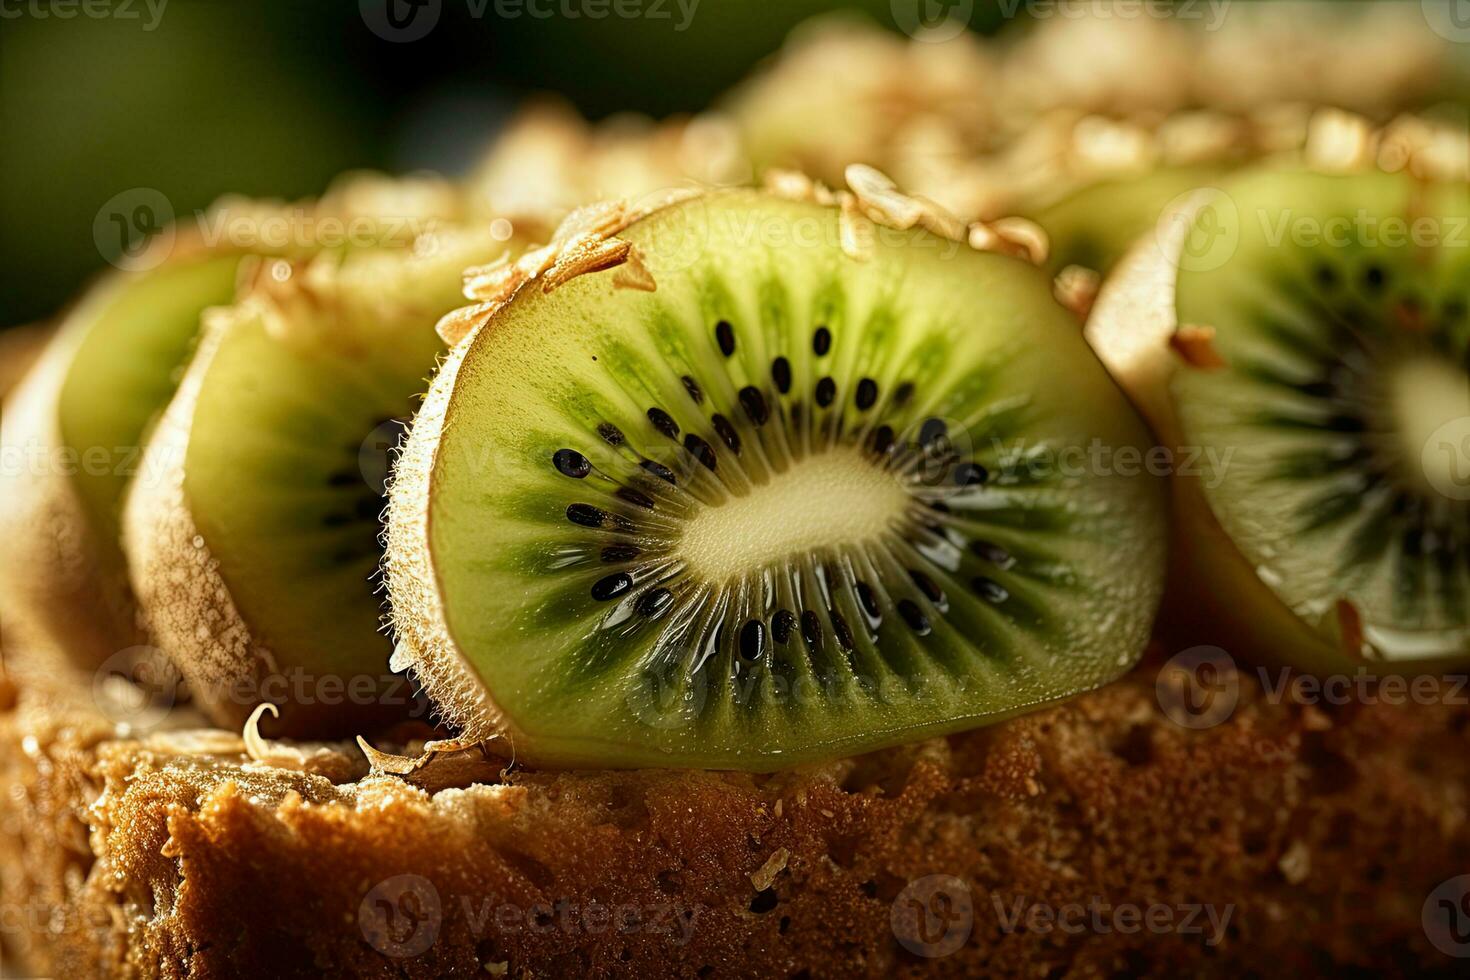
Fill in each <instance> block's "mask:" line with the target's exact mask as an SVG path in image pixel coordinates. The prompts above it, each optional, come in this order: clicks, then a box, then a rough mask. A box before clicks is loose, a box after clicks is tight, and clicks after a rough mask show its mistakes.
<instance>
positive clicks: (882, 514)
mask: <svg viewBox="0 0 1470 980" xmlns="http://www.w3.org/2000/svg"><path fill="white" fill-rule="evenodd" d="M849 203H850V202H849ZM854 210H855V209H852V208H849V209H848V212H847V213H846V215H847V217H849V218H850V217H851V216H852V215H851V212H852V211H854ZM842 214H843V213H840V212H839V210H838V209H837V208H835V207H830V206H823V205H820V204H817V203H811V202H808V201H804V200H791V199H788V198H785V197H776V196H772V195H769V194H765V193H761V192H756V191H723V192H715V193H711V194H708V195H706V196H703V197H699V198H696V199H694V200H686V201H683V202H681V203H676V204H673V205H670V206H667V207H664V208H662V209H658V210H655V211H653V212H652V213H651V214H650V215H648V216H646V217H643V218H642V219H641V220H638V221H636V222H634V223H632V224H631V225H630V226H628V227H626V228H624V229H622V230H620V231H616V232H615V233H614V234H613V237H610V238H608V239H606V240H605V241H603V242H601V244H600V245H598V246H597V247H593V246H592V245H590V244H589V243H588V239H587V238H586V237H585V236H582V237H573V238H572V239H571V242H570V244H568V245H566V246H565V248H566V252H567V253H569V254H570V256H571V259H570V261H572V262H574V263H575V264H576V266H577V267H578V268H581V269H590V270H594V271H589V272H587V273H586V274H583V275H580V276H578V277H575V278H572V277H570V275H569V274H567V273H566V272H565V270H564V269H563V267H562V262H560V261H558V262H557V264H556V265H554V266H552V267H551V268H550V270H549V271H547V272H545V273H543V274H542V275H541V278H539V279H537V278H534V276H535V274H536V273H537V271H538V270H539V269H542V268H545V267H546V266H548V265H550V264H551V263H550V259H547V258H541V259H538V261H537V262H535V263H534V264H533V265H532V266H531V267H530V268H529V270H526V275H525V276H521V277H520V278H518V279H512V280H511V284H512V285H516V284H519V285H520V288H519V289H518V291H516V292H514V294H513V296H512V297H511V298H510V299H508V300H505V301H504V302H500V301H499V300H501V299H503V298H504V293H505V292H506V290H504V289H501V290H500V291H499V292H498V293H496V296H497V302H496V303H494V304H492V306H490V307H487V308H484V309H472V310H470V311H468V312H467V313H462V314H459V315H457V316H456V317H454V318H453V320H452V322H453V323H455V324H463V323H469V324H470V325H471V326H472V332H471V333H470V334H469V335H468V337H467V339H466V340H464V341H462V342H461V343H460V344H458V345H457V346H456V347H455V348H454V350H453V351H452V352H451V354H450V356H449V358H448V359H447V360H446V362H445V365H444V367H443V368H442V369H441V371H440V373H439V375H438V376H437V378H436V380H435V382H434V385H433V387H432V388H431V391H430V394H429V396H428V398H427V399H426V402H425V405H424V407H423V409H422V410H421V411H420V413H419V415H418V417H417V420H416V421H415V423H414V426H413V429H412V433H411V435H410V439H409V441H408V444H407V446H406V449H405V451H404V455H403V457H402V459H401V460H400V462H399V467H398V471H397V472H398V475H397V479H396V483H395V485H394V487H393V488H392V491H391V493H390V506H389V534H388V556H387V571H388V583H389V595H390V598H391V602H392V607H393V617H394V623H395V625H396V627H397V629H398V632H399V637H400V646H399V651H398V654H397V656H396V658H395V662H396V663H399V664H401V665H405V666H408V667H411V668H412V669H413V670H414V671H415V672H416V673H417V675H418V676H419V677H420V678H421V679H422V680H423V681H424V683H425V685H426V687H427V690H428V693H429V695H430V697H431V698H432V699H433V700H434V701H435V702H436V703H437V704H438V706H439V707H440V708H441V709H442V711H443V712H444V714H445V715H446V716H447V717H448V719H449V720H450V721H451V722H452V723H453V724H455V725H456V726H457V727H459V728H460V729H462V730H463V731H464V732H466V733H467V734H468V735H469V736H471V737H475V738H486V737H490V736H493V735H496V734H503V735H505V736H507V737H508V738H509V740H510V742H511V746H512V748H513V749H514V751H515V753H516V754H517V756H518V757H519V758H522V759H529V760H532V761H534V762H537V763H540V764H547V765H562V766H578V765H581V766H610V767H632V766H646V765H655V766H693V767H709V768H733V769H745V770H771V769H775V768H779V767H783V766H788V765H791V764H794V763H798V762H803V761H808V760H813V759H820V758H825V757H832V756H839V755H843V754H849V753H853V752H859V751H863V750H867V749H873V748H877V747H879V746H883V745H889V744H894V743H898V742H902V741H906V740H911V739H915V738H919V737H923V736H926V735H931V734H937V733H942V732H947V731H952V730H957V729H961V728H965V727H969V726H974V725H977V724H982V723H986V722H991V721H995V720H998V719H1000V718H1004V717H1006V716H1008V715H1011V714H1014V713H1017V712H1021V711H1025V710H1028V709H1031V708H1033V707H1034V706H1036V705H1038V704H1041V703H1043V702H1047V701H1051V700H1053V699H1057V698H1062V697H1066V696H1069V695H1072V694H1075V693H1077V692H1080V691H1083V690H1087V689H1089V688H1092V687H1094V686H1096V685H1098V684H1100V683H1102V682H1104V681H1106V680H1108V679H1110V678H1112V677H1114V676H1116V675H1117V674H1119V673H1120V672H1122V671H1124V670H1126V669H1127V667H1128V666H1129V665H1130V664H1131V663H1133V662H1134V660H1135V658H1136V657H1137V656H1138V655H1139V653H1140V651H1141V650H1142V648H1143V645H1144V643H1145V639H1146V637H1147V634H1148V630H1149V627H1150V623H1151V620H1152V617H1153V614H1154V612H1155V609H1156V604H1157V601H1158V598H1159V594H1160V591H1161V587H1162V563H1163V553H1164V544H1163V535H1164V524H1165V520H1164V514H1163V511H1162V494H1163V490H1162V485H1161V483H1162V481H1160V480H1157V479H1155V478H1152V477H1148V476H1146V475H1138V473H1137V471H1136V470H1135V471H1132V472H1125V471H1124V470H1125V468H1124V467H1113V466H1109V465H1102V466H1097V467H1093V466H1090V465H1089V464H1088V463H1087V462H1086V458H1087V456H1088V454H1089V453H1091V452H1092V451H1093V450H1096V451H1097V452H1098V453H1099V454H1101V455H1107V454H1109V453H1113V452H1121V453H1125V454H1132V453H1138V452H1140V451H1141V447H1143V446H1145V445H1146V434H1145V432H1144V431H1143V429H1142V426H1141V423H1140V422H1139V420H1138V419H1137V418H1136V416H1135V415H1134V414H1133V412H1132V410H1131V409H1130V407H1129V406H1128V405H1127V402H1126V399H1125V398H1123V397H1122V395H1121V393H1120V392H1119V391H1118V390H1117V389H1116V388H1115V387H1114V385H1113V383H1112V381H1111V379H1109V377H1108V376H1107V374H1106V372H1105V371H1104V370H1103V369H1102V367H1101V365H1100V364H1099V363H1098V362H1097V361H1096V360H1095V358H1094V356H1093V355H1092V353H1091V352H1090V351H1089V350H1088V349H1087V346H1086V344H1085V343H1083V341H1082V338H1081V337H1080V335H1079V332H1078V330H1077V327H1076V323H1075V320H1074V319H1073V318H1072V317H1071V315H1070V314H1069V313H1068V312H1066V311H1065V310H1064V309H1062V308H1061V307H1060V306H1059V305H1057V303H1056V302H1055V301H1054V300H1053V299H1052V296H1051V288H1050V282H1049V280H1048V279H1047V277H1046V276H1045V275H1044V274H1043V273H1041V272H1040V271H1038V270H1037V269H1036V268H1034V267H1033V266H1031V265H1030V264H1028V263H1026V262H1023V261H1021V260H1019V259H1015V258H1011V257H1009V256H1007V255H1002V254H996V253H993V252H978V251H973V250H971V249H969V248H967V247H964V246H962V245H960V244H959V243H957V242H953V241H948V240H945V239H943V238H940V237H937V236H936V235H934V234H931V233H929V232H928V231H922V230H918V229H912V228H911V229H910V230H906V231H897V230H893V229H892V228H878V229H876V234H873V235H871V236H868V237H866V238H865V236H864V235H862V234H861V229H862V228H863V227H866V224H865V222H858V223H856V224H852V223H849V222H848V221H847V220H844V217H843V216H842ZM909 223H910V224H912V221H910V222H909ZM869 230H870V231H872V230H873V229H869ZM592 237H593V238H594V239H595V236H592ZM855 241H868V242H869V245H870V246H871V247H870V248H868V249H866V250H864V249H862V248H852V247H845V246H851V245H852V244H853V243H854V242H855ZM624 259H625V260H626V264H624V265H621V266H620V265H618V263H619V261H621V260H624ZM614 266H616V268H611V267H614ZM595 270H601V271H595ZM527 277H531V278H530V282H529V284H525V282H524V280H525V279H526V278H527ZM629 286H636V287H637V288H627V287H629ZM481 321H483V322H481ZM1068 460H1071V461H1072V462H1071V463H1068Z"/></svg>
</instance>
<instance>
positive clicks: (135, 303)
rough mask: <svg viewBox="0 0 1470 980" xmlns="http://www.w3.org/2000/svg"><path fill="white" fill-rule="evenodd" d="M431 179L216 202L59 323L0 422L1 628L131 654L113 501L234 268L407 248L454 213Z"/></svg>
mask: <svg viewBox="0 0 1470 980" xmlns="http://www.w3.org/2000/svg"><path fill="white" fill-rule="evenodd" d="M458 206H459V204H458V200H457V198H456V197H455V196H454V195H453V194H452V193H450V189H449V185H447V184H445V183H444V182H443V181H439V180H437V179H431V178H412V179H404V180H391V179H389V178H385V177H382V176H379V175H374V174H358V175H352V176H351V177H349V178H344V179H343V180H342V181H340V182H338V183H337V184H336V185H334V186H333V187H332V188H329V189H328V192H327V193H326V194H325V195H323V197H322V198H321V199H320V200H319V201H317V202H313V203H310V204H290V205H283V204H278V203H269V202H255V201H249V200H245V199H240V198H226V199H223V200H221V201H220V202H219V203H218V204H217V205H216V206H215V208H214V209H212V210H211V212H210V213H208V214H207V215H204V216H203V217H202V218H200V219H199V225H198V227H193V226H184V225H181V226H179V227H178V228H176V229H175V230H174V232H173V233H172V234H170V235H169V236H166V238H165V240H166V241H168V242H170V243H171V248H170V251H169V253H168V256H167V257H166V258H165V259H164V261H162V262H161V263H160V264H158V265H156V266H155V267H153V268H151V269H149V270H148V271H145V272H131V273H124V272H118V273H113V274H111V275H109V276H107V277H105V278H104V279H103V280H102V281H101V282H99V283H98V284H97V285H96V286H95V287H94V288H93V289H91V290H90V291H88V293H87V294H86V296H84V297H83V298H82V300H81V301H80V302H79V303H78V304H77V306H76V307H75V308H74V309H73V310H72V311H71V312H70V313H69V314H68V315H67V317H66V318H65V320H64V322H63V323H62V324H61V326H60V328H59V330H58V334H57V337H56V338H55V340H54V342H53V343H52V344H51V345H50V346H49V348H48V350H47V352H46V354H45V355H44V357H43V358H42V360H41V362H40V364H38V365H37V368H36V370H35V371H33V372H32V373H31V375H30V377H29V378H28V379H27V381H26V383H25V384H24V385H22V387H21V388H20V389H19V390H17V392H16V393H15V396H14V398H13V403H12V404H10V405H9V406H8V407H7V411H6V413H5V419H4V434H3V439H4V445H5V450H6V454H7V457H6V458H7V459H12V460H17V461H18V465H13V466H6V467H5V469H4V472H3V473H0V497H3V499H4V500H5V502H6V506H5V507H4V508H3V509H0V537H3V539H4V540H5V541H6V542H7V551H6V554H5V556H4V560H3V561H0V604H3V609H4V613H5V616H6V623H7V626H12V625H13V626H15V627H16V628H18V629H20V630H21V631H22V632H24V633H26V634H27V635H28V636H30V637H31V638H32V639H33V640H34V641H36V642H40V643H43V644H45V645H47V646H50V647H55V648H57V649H58V650H60V651H62V652H63V653H64V654H66V655H67V656H68V657H70V658H71V659H72V660H74V661H75V662H77V663H78V664H79V665H81V666H84V667H88V668H90V667H94V666H96V665H97V664H98V663H100V662H102V661H103V660H105V659H106V658H108V657H109V656H111V655H112V654H114V653H116V652H118V651H119V650H123V649H125V648H128V647H130V646H133V645H135V644H137V643H139V642H141V641H142V639H143V636H142V632H141V630H140V628H139V623H138V621H137V612H136V608H135V604H134V601H133V597H132V595H131V594H130V590H129V588H128V583H127V569H126V562H125V560H124V557H123V554H122V549H121V545H120V542H119V530H120V512H121V507H122V500H123V495H124V493H125V491H126V489H127V488H128V486H129V485H130V484H131V482H132V481H133V480H134V478H135V477H138V476H143V477H145V478H146V477H147V476H148V474H147V473H146V472H143V471H142V463H143V458H142V457H143V451H142V447H143V446H144V445H145V442H146V436H147V433H148V431H149V429H150V428H151V427H152V425H153V423H154V420H155V419H156V418H157V416H158V413H159V412H160V411H162V409H163V407H164V406H165V405H166V404H167V403H168V400H169V398H170V397H171V396H172V394H173V391H174V389H175V387H176V385H177V384H178V382H179V378H180V376H181V374H182V371H183V368H184V365H185V364H186V363H187V361H188V359H189V356H190V354H191V353H192V351H193V348H194V344H195V340H196V336H197V334H198V330H199V318H200V315H201V313H202V312H203V311H204V310H205V309H207V308H209V307H212V306H216V305H221V304H227V303H229V302H230V301H231V300H232V299H233V298H234V295H235V287H236V279H237V274H238V273H239V270H240V266H241V262H242V259H244V258H246V257H249V256H252V255H265V254H269V255H286V256H293V257H301V256H306V255H310V254H314V253H316V252H319V251H322V250H324V249H329V250H334V251H344V250H349V249H352V248H357V247H377V246H378V245H380V244H406V243H407V242H408V241H409V240H411V239H412V237H413V236H414V235H415V234H416V233H417V232H418V231H420V230H422V229H423V228H424V227H425V226H426V225H428V224H430V223H432V222H434V221H438V220H442V219H444V218H447V217H452V216H453V215H454V213H455V211H456V209H457V208H458Z"/></svg>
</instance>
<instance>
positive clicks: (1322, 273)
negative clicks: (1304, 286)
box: [1316, 262, 1337, 289]
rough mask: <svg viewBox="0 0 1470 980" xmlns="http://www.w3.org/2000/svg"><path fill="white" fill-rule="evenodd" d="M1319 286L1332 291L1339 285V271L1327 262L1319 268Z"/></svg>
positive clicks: (1317, 275) (1317, 273)
mask: <svg viewBox="0 0 1470 980" xmlns="http://www.w3.org/2000/svg"><path fill="white" fill-rule="evenodd" d="M1316 277H1317V285H1319V286H1321V287H1322V288H1323V289H1332V288H1334V287H1335V286H1336V285H1337V270H1336V269H1334V268H1332V266H1330V265H1328V264H1327V263H1326V262H1323V263H1322V264H1320V265H1318V266H1317V271H1316Z"/></svg>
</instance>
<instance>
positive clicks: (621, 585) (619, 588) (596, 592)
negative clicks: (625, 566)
mask: <svg viewBox="0 0 1470 980" xmlns="http://www.w3.org/2000/svg"><path fill="white" fill-rule="evenodd" d="M632 587H633V576H631V575H629V574H628V573H627V572H613V573H612V574H611V575H604V576H603V577H602V578H600V579H598V580H597V581H596V582H595V583H593V585H592V598H594V599H596V600H597V601H598V602H607V601H608V600H609V599H616V598H617V597H618V596H620V595H622V594H623V593H624V592H627V591H628V590H629V589H631V588H632Z"/></svg>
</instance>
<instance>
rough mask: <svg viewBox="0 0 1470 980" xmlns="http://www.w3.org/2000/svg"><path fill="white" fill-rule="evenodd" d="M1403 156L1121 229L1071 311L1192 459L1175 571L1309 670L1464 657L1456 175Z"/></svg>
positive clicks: (1180, 501)
mask: <svg viewBox="0 0 1470 980" xmlns="http://www.w3.org/2000/svg"><path fill="white" fill-rule="evenodd" d="M1461 164H1462V165H1463V159H1462V161H1461ZM1415 170H1416V168H1415V167H1414V166H1413V165H1412V163H1411V165H1410V166H1409V167H1407V168H1406V172H1402V173H1394V174H1389V173H1383V172H1380V171H1378V170H1377V169H1376V168H1373V167H1366V168H1352V169H1349V170H1348V171H1346V172H1340V173H1322V172H1314V171H1307V170H1303V169H1296V170H1287V169H1282V168H1278V167H1265V168H1258V169H1255V170H1251V171H1247V172H1243V173H1241V174H1240V175H1239V176H1238V177H1236V178H1234V179H1232V180H1231V181H1229V182H1227V183H1225V184H1223V185H1222V187H1221V188H1220V189H1219V190H1216V191H1206V192H1202V193H1201V194H1200V195H1198V196H1197V197H1196V198H1195V199H1194V200H1192V201H1190V202H1189V203H1188V204H1187V205H1186V206H1185V207H1184V208H1182V209H1181V210H1180V212H1179V213H1178V215H1177V219H1178V220H1177V221H1175V222H1172V224H1173V226H1174V227H1173V230H1172V231H1171V232H1170V233H1169V234H1168V235H1165V236H1163V237H1162V238H1161V239H1159V240H1157V241H1155V240H1145V241H1142V242H1140V243H1139V245H1138V246H1137V247H1136V249H1135V250H1134V251H1133V252H1132V253H1130V255H1129V257H1128V258H1127V259H1125V261H1124V262H1123V263H1122V264H1121V265H1120V267H1119V270H1118V272H1117V274H1116V276H1115V279H1114V281H1113V282H1111V283H1110V284H1109V285H1107V286H1106V287H1105V288H1104V292H1103V295H1102V296H1101V297H1100V298H1099V302H1098V306H1097V308H1096V309H1095V310H1094V313H1093V316H1092V318H1091V320H1090V322H1089V324H1088V335H1089V339H1090V340H1091V341H1092V342H1093V344H1094V345H1095V346H1096V348H1097V349H1098V351H1099V352H1100V354H1101V355H1102V356H1103V358H1104V360H1105V361H1106V362H1107V363H1108V364H1109V366H1110V367H1112V368H1113V370H1114V373H1115V375H1116V376H1117V377H1118V378H1119V380H1120V381H1121V382H1122V383H1123V384H1124V385H1125V387H1126V388H1128V390H1129V391H1130V393H1131V394H1132V395H1133V397H1134V399H1135V401H1136V402H1137V403H1138V404H1139V406H1140V407H1141V408H1142V410H1143V411H1144V412H1145V414H1146V415H1148V417H1149V418H1150V420H1151V421H1152V422H1153V424H1154V426H1155V428H1156V430H1157V431H1158V433H1159V435H1160V438H1161V440H1162V441H1164V442H1165V443H1166V444H1167V445H1169V446H1171V447H1175V448H1176V449H1177V450H1178V455H1177V456H1176V460H1179V461H1189V462H1190V465H1191V466H1192V467H1193V468H1192V471H1191V472H1189V473H1185V474H1182V475H1181V478H1179V479H1177V480H1176V481H1175V498H1176V535H1177V538H1178V548H1177V551H1178V554H1179V556H1180V559H1181V562H1182V564H1183V565H1184V571H1183V572H1182V574H1181V575H1180V576H1178V579H1179V580H1180V581H1183V582H1191V583H1193V584H1194V589H1195V591H1196V592H1197V593H1198V594H1197V596H1196V597H1195V598H1196V600H1197V601H1198V603H1199V604H1200V606H1201V608H1209V609H1214V610H1215V612H1216V618H1217V619H1218V620H1219V622H1221V623H1224V624H1227V625H1226V629H1227V633H1228V635H1230V636H1231V637H1233V638H1235V639H1236V640H1237V641H1238V642H1240V643H1242V644H1244V645H1245V646H1246V647H1248V648H1249V649H1250V650H1251V651H1252V652H1253V653H1255V654H1257V655H1259V656H1262V657H1265V658H1268V659H1271V660H1274V661H1278V662H1279V661H1285V662H1287V663H1290V664H1293V665H1296V666H1298V667H1301V668H1304V669H1308V670H1314V671H1338V670H1343V669H1354V668H1357V667H1364V668H1367V669H1371V670H1382V671H1406V672H1411V671H1418V670H1428V669H1434V668H1438V667H1442V666H1444V665H1446V664H1453V663H1456V662H1463V661H1465V660H1466V659H1467V658H1470V564H1467V560H1466V555H1467V547H1470V506H1467V501H1470V372H1467V368H1470V361H1467V347H1470V320H1467V316H1466V305H1467V302H1470V254H1467V251H1466V249H1465V247H1464V244H1465V242H1466V240H1467V238H1466V231H1465V229H1466V224H1467V220H1470V192H1467V189H1466V184H1465V183H1464V181H1463V177H1461V178H1459V179H1456V180H1449V181H1444V180H1433V179H1426V176H1425V174H1423V173H1418V174H1416V173H1415V172H1414V171H1415ZM1457 243H1458V246H1459V247H1456V246H1457Z"/></svg>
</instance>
